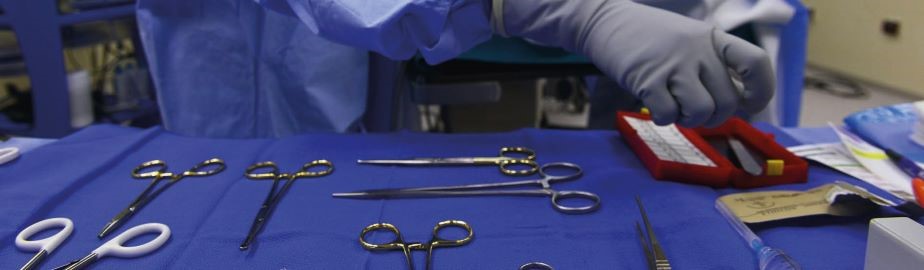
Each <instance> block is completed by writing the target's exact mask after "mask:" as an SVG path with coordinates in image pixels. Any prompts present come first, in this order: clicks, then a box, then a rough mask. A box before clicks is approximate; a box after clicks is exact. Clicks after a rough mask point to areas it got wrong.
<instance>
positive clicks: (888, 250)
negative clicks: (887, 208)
mask: <svg viewBox="0 0 924 270" xmlns="http://www.w3.org/2000/svg"><path fill="white" fill-rule="evenodd" d="M865 261H866V262H865V263H864V267H863V269H864V270H891V269H918V268H921V265H924V226H921V224H920V223H917V222H915V221H914V220H912V219H909V218H906V217H891V218H874V219H873V220H870V222H869V236H868V237H867V241H866V259H865Z"/></svg>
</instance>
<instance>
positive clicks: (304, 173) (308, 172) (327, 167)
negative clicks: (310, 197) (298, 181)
mask: <svg viewBox="0 0 924 270" xmlns="http://www.w3.org/2000/svg"><path fill="white" fill-rule="evenodd" d="M313 168H323V170H320V171H312V169H313ZM332 172H334V163H331V162H330V161H328V160H326V159H319V160H314V161H311V162H308V163H305V165H303V166H302V169H301V170H299V171H298V172H297V173H295V177H296V178H298V177H318V176H325V175H328V174H331V173H332Z"/></svg>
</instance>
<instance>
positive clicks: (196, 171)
mask: <svg viewBox="0 0 924 270" xmlns="http://www.w3.org/2000/svg"><path fill="white" fill-rule="evenodd" d="M224 169H225V162H224V161H222V160H221V159H218V158H212V159H208V160H206V161H203V162H201V163H199V164H196V166H193V167H192V168H191V169H189V170H186V171H184V172H181V173H177V174H174V173H171V172H167V164H166V163H164V162H163V161H160V160H152V161H148V162H145V163H141V165H138V167H136V168H135V169H133V170H132V177H134V178H136V179H144V178H153V180H151V183H150V184H148V186H147V187H146V188H144V191H142V192H141V194H138V197H136V198H135V200H134V201H132V202H131V203H130V204H129V205H128V207H125V209H124V210H122V212H119V214H117V215H116V216H115V217H113V218H112V220H110V221H109V222H108V223H106V225H105V226H103V229H102V230H101V231H100V232H99V235H97V237H99V238H100V239H102V238H103V237H106V235H108V234H109V233H111V232H112V231H113V230H115V229H117V228H118V227H119V226H122V224H123V223H124V222H125V221H126V220H128V219H129V218H131V217H132V216H134V215H135V213H137V212H138V211H140V210H141V207H144V205H146V204H147V203H148V202H150V201H151V200H153V199H154V198H157V195H160V193H161V192H164V191H165V190H167V188H169V187H170V186H173V184H176V182H179V181H180V180H182V179H183V178H186V177H204V176H210V175H215V174H218V173H220V172H221V171H223V170H224ZM162 180H166V181H167V184H165V185H164V186H162V187H160V188H157V189H156V190H155V189H154V187H156V186H157V184H159V183H160V182H161V181H162Z"/></svg>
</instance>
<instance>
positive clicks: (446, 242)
mask: <svg viewBox="0 0 924 270" xmlns="http://www.w3.org/2000/svg"><path fill="white" fill-rule="evenodd" d="M448 227H459V228H462V229H464V230H465V231H467V232H468V234H467V235H466V236H465V237H463V238H462V239H445V238H442V237H440V235H439V232H440V230H442V229H445V228H448ZM474 235H475V233H474V231H472V226H469V225H468V223H466V222H465V221H461V220H444V221H440V222H439V223H437V224H436V226H434V227H433V240H431V241H430V246H431V247H457V246H461V245H465V244H467V243H468V242H470V241H472V237H474Z"/></svg>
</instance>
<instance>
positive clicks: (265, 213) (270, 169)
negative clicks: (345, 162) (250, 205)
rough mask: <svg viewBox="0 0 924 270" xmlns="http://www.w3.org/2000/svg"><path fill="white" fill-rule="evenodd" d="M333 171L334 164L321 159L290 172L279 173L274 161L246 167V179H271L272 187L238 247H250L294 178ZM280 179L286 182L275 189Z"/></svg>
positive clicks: (245, 248) (326, 173) (243, 248)
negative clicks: (318, 169) (317, 169)
mask: <svg viewBox="0 0 924 270" xmlns="http://www.w3.org/2000/svg"><path fill="white" fill-rule="evenodd" d="M314 168H322V169H321V170H320V171H316V170H313V169H314ZM258 171H262V172H258ZM333 171H334V164H333V163H331V162H330V161H327V160H323V159H321V160H315V161H311V162H308V163H305V165H303V166H302V168H301V169H300V170H298V171H296V172H294V173H291V174H289V173H280V172H279V167H277V166H276V163H273V162H272V161H265V162H259V163H256V164H253V165H251V166H250V167H248V168H247V171H246V172H245V173H244V175H245V176H247V178H248V179H251V180H264V179H273V187H272V188H271V189H270V192H269V194H267V195H266V199H264V200H263V205H262V206H260V211H258V212H257V216H256V217H254V219H253V224H251V225H250V231H249V232H248V233H247V237H246V238H244V242H242V243H241V246H240V249H241V250H247V249H248V248H250V244H251V243H252V242H253V241H254V238H256V237H257V234H258V233H260V230H262V229H263V226H264V225H265V224H266V221H267V220H268V219H269V217H270V215H272V213H273V209H275V208H276V205H277V204H278V203H279V200H280V199H282V196H283V195H285V193H286V191H288V190H289V188H290V187H292V184H293V183H295V180H296V179H298V178H309V177H320V176H325V175H328V174H331V173H332V172H333ZM282 179H286V183H285V184H284V185H282V188H281V189H279V190H278V191H277V190H276V187H278V186H279V181H280V180H282Z"/></svg>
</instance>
